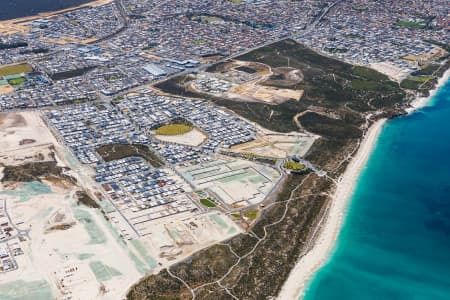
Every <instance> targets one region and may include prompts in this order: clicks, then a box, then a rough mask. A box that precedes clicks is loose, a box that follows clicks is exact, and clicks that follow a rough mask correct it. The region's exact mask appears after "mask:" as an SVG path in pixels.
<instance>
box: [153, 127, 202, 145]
mask: <svg viewBox="0 0 450 300" xmlns="http://www.w3.org/2000/svg"><path fill="white" fill-rule="evenodd" d="M155 138H157V139H158V140H160V141H163V142H169V143H176V144H182V145H188V146H194V147H196V146H199V145H201V144H203V142H204V141H205V140H206V139H207V136H206V135H205V134H204V133H203V132H201V131H200V130H199V129H197V128H193V129H192V130H191V131H189V132H187V133H183V134H179V135H155Z"/></svg>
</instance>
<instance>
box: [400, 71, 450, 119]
mask: <svg viewBox="0 0 450 300" xmlns="http://www.w3.org/2000/svg"><path fill="white" fill-rule="evenodd" d="M449 79H450V69H448V70H447V71H445V73H444V75H443V76H442V77H441V78H439V81H438V83H437V84H436V86H435V88H434V89H432V90H431V91H430V96H428V97H417V98H416V99H414V101H412V102H411V108H408V109H407V111H408V112H412V111H414V110H417V109H419V108H421V107H424V106H426V105H427V103H428V102H429V101H430V99H431V98H432V97H433V96H434V94H436V92H437V90H438V89H439V88H440V87H441V86H443V85H444V84H445V83H446V82H447V81H448V80H449Z"/></svg>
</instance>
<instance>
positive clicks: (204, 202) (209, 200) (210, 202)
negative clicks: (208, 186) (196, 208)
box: [200, 198, 217, 208]
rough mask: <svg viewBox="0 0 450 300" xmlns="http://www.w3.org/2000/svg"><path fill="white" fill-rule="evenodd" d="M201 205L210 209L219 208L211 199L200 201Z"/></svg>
mask: <svg viewBox="0 0 450 300" xmlns="http://www.w3.org/2000/svg"><path fill="white" fill-rule="evenodd" d="M200 203H201V204H203V205H204V206H206V207H210V208H212V207H216V206H217V204H216V203H215V202H214V201H213V200H211V199H209V198H203V199H200Z"/></svg>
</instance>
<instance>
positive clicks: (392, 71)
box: [369, 62, 408, 82]
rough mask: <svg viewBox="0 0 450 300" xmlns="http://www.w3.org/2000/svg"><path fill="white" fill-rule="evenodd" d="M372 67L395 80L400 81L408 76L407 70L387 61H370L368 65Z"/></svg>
mask: <svg viewBox="0 0 450 300" xmlns="http://www.w3.org/2000/svg"><path fill="white" fill-rule="evenodd" d="M369 67H371V68H372V69H375V70H377V71H378V72H380V73H383V74H385V75H387V76H388V77H390V78H391V79H393V80H395V81H398V82H400V81H402V80H403V79H405V78H406V77H407V76H408V71H406V70H403V69H401V68H399V67H397V66H394V65H393V64H391V63H389V62H379V63H372V64H370V65H369Z"/></svg>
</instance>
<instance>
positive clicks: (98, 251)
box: [0, 112, 241, 300]
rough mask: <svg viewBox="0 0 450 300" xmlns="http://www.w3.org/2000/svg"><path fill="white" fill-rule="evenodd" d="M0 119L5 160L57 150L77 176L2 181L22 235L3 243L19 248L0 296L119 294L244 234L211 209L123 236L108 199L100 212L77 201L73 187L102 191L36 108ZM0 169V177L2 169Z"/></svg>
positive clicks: (0, 279)
mask: <svg viewBox="0 0 450 300" xmlns="http://www.w3.org/2000/svg"><path fill="white" fill-rule="evenodd" d="M0 122H1V123H0V137H1V138H0V149H1V150H0V159H1V161H0V162H1V163H2V164H4V165H20V164H22V163H24V162H36V161H46V160H52V159H54V158H53V156H50V155H48V154H49V153H50V152H54V154H55V155H56V161H57V162H58V165H60V166H65V167H69V168H70V171H67V174H68V175H70V176H73V177H74V178H76V179H77V181H76V182H77V184H74V183H72V182H70V181H67V180H61V179H58V178H53V179H51V180H41V181H34V182H27V183H23V182H7V183H4V184H1V185H0V204H1V206H2V207H6V209H7V214H8V215H9V217H10V218H11V221H12V223H13V224H14V226H15V227H17V229H18V231H20V232H22V233H23V235H21V236H20V237H19V236H13V237H12V238H11V239H9V240H7V241H0V246H3V245H9V244H11V243H18V244H19V245H20V247H21V248H22V250H23V254H22V255H19V256H16V257H15V260H16V262H17V265H18V268H17V269H16V270H13V271H10V272H0V299H14V300H15V299H36V300H41V299H82V300H85V299H122V298H123V297H124V296H125V294H126V291H127V289H128V288H129V287H130V286H131V285H132V284H133V283H135V282H136V281H138V280H139V279H140V278H142V277H143V276H145V275H146V274H151V273H154V272H158V271H159V270H160V269H161V268H163V267H165V266H168V265H170V264H173V263H175V262H177V261H180V260H182V259H184V258H185V257H187V256H188V255H190V254H192V253H193V252H195V251H198V250H200V249H202V248H204V247H208V246H210V245H212V244H214V243H217V242H218V241H221V240H224V239H227V238H230V237H232V236H234V235H236V234H238V233H239V232H241V229H240V228H238V227H237V225H236V224H234V223H233V222H232V221H231V220H230V219H229V218H228V217H227V216H225V215H224V214H221V213H220V212H208V213H201V214H197V215H190V216H184V218H181V217H179V218H173V219H171V218H163V219H161V220H160V221H158V222H155V224H154V225H153V226H152V230H151V232H150V234H149V235H147V236H145V237H140V238H135V239H132V240H129V239H124V238H122V236H121V232H120V230H119V229H118V228H116V227H115V224H114V223H112V222H110V221H109V218H108V212H105V211H106V207H111V203H110V202H109V201H108V200H106V198H104V199H103V200H102V201H98V203H99V204H100V206H101V209H95V208H89V207H86V206H84V205H80V204H77V197H76V194H75V193H76V192H77V191H80V190H84V191H86V192H87V193H88V194H89V195H91V196H92V195H96V194H98V193H99V192H101V191H100V189H99V187H97V186H96V185H95V183H94V182H93V180H92V179H91V176H90V175H91V173H89V171H88V170H87V169H86V167H84V166H80V165H78V162H77V161H76V160H74V159H73V157H72V156H71V154H70V153H69V152H68V151H67V150H66V149H64V148H63V147H62V146H61V145H60V144H59V143H58V141H57V140H56V139H55V138H54V136H53V135H52V133H51V132H50V131H49V129H47V127H46V126H45V123H44V122H43V121H42V119H41V118H40V115H39V113H37V112H27V113H20V114H1V115H0ZM24 141H25V142H24ZM50 146H52V147H50ZM38 153H41V154H42V155H37V154H38ZM0 172H1V173H0V177H3V174H2V173H3V168H0ZM104 208H105V209H104ZM113 213H114V212H113Z"/></svg>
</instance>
